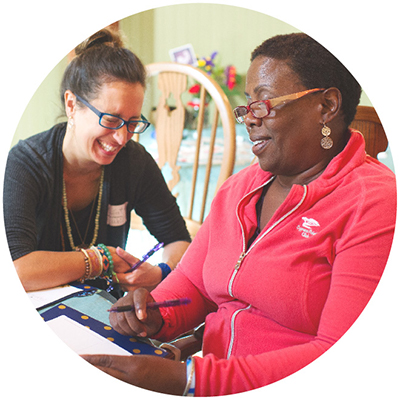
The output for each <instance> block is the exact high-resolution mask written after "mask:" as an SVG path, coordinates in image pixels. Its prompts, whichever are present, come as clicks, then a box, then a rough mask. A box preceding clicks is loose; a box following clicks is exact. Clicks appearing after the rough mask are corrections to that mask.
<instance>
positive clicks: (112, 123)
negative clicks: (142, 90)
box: [75, 94, 150, 133]
mask: <svg viewBox="0 0 400 400" xmlns="http://www.w3.org/2000/svg"><path fill="white" fill-rule="evenodd" d="M75 96H76V98H77V99H78V100H79V101H80V102H81V103H83V104H84V105H85V106H86V107H87V108H89V109H90V110H92V111H93V112H94V113H95V114H96V115H97V116H98V117H99V124H100V126H102V127H103V128H108V129H120V128H122V127H123V126H124V125H126V127H127V129H128V132H129V133H143V132H144V131H145V130H146V129H147V128H148V127H149V126H150V122H149V121H147V119H146V118H145V117H144V116H143V115H140V118H141V119H138V120H133V119H132V120H129V121H125V120H124V119H122V118H121V117H117V116H116V115H112V114H108V113H102V112H100V111H99V110H98V109H97V108H95V107H93V106H92V105H91V104H89V103H88V102H87V101H86V100H84V99H82V97H80V96H78V95H77V94H76V95H75Z"/></svg>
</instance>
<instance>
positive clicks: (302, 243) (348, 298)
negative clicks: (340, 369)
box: [152, 131, 396, 396]
mask: <svg viewBox="0 0 400 400" xmlns="http://www.w3.org/2000/svg"><path fill="white" fill-rule="evenodd" d="M271 179H273V177H272V176H271V174H270V173H268V172H264V171H262V170H261V169H260V167H259V166H258V165H252V166H250V167H248V168H246V169H245V170H243V171H241V172H239V173H237V174H235V175H233V176H232V177H230V178H229V179H228V180H227V181H226V182H225V184H224V185H223V186H222V188H221V189H220V190H219V192H218V194H217V195H216V197H215V199H214V201H213V204H212V209H211V211H210V214H209V215H208V217H207V219H206V220H205V222H204V224H203V226H202V227H201V229H200V231H199V232H198V234H197V235H196V237H195V239H194V241H193V243H192V244H191V246H190V247H189V249H188V250H187V252H186V254H185V255H184V257H183V259H182V260H181V263H180V265H179V266H178V268H177V269H176V270H175V271H174V272H173V273H172V274H170V276H169V277H168V279H166V280H165V281H164V282H163V283H162V284H160V285H159V286H158V287H157V288H156V289H155V290H154V291H153V292H152V295H153V296H154V298H155V299H156V300H157V301H160V300H163V299H171V298H178V297H189V298H191V299H192V302H191V304H190V305H188V306H184V307H174V308H168V309H163V310H162V312H163V318H164V321H165V324H164V326H163V328H162V330H161V331H160V333H159V334H158V335H157V338H158V339H161V340H170V339H172V338H173V337H176V336H177V335H178V334H181V333H183V332H185V331H187V330H189V329H191V328H193V327H195V326H197V325H198V324H200V323H201V322H203V321H204V320H205V321H206V328H205V332H204V340H203V357H202V358H201V357H194V360H195V381H196V387H195V395H196V396H211V395H213V396H214V395H225V394H231V393H238V392H243V391H246V390H250V389H255V388H258V387H261V386H264V385H268V384H270V383H272V382H275V381H277V380H279V379H282V378H284V377H286V376H288V375H290V374H292V373H294V372H295V371H298V370H299V369H301V368H303V367H305V366H306V365H307V364H309V363H310V362H312V361H313V360H315V359H316V358H317V357H319V356H320V355H321V354H322V353H324V352H325V351H326V350H327V349H328V348H329V347H331V346H332V345H333V344H334V343H335V342H336V341H337V340H338V339H339V338H340V337H341V336H342V335H343V334H344V333H345V332H346V331H347V330H348V329H349V328H350V326H351V325H352V324H353V322H354V321H355V320H356V319H357V317H358V316H359V315H360V313H361V312H362V310H363V309H364V307H365V306H366V304H367V303H368V301H369V299H370V298H371V296H372V294H373V292H374V290H375V288H376V286H377V284H378V282H379V279H380V277H381V275H382V273H383V270H384V268H385V265H386V262H387V259H388V256H389V251H390V247H391V244H392V239H393V233H394V225H395V217H396V183H395V176H394V174H393V173H392V172H391V171H390V170H389V169H388V168H387V167H386V166H384V165H383V164H381V163H379V162H378V161H376V160H375V159H373V158H371V157H370V156H367V155H366V154H365V144H364V139H363V137H362V135H361V134H360V133H359V132H357V131H352V135H351V138H350V141H349V143H348V144H347V146H346V148H345V149H344V150H343V151H342V152H341V153H340V154H339V155H338V156H336V157H335V158H334V159H333V160H332V161H331V162H330V164H329V165H328V167H327V168H326V169H325V171H324V172H323V174H322V175H321V176H320V177H319V178H317V179H316V180H314V181H313V182H311V183H310V184H309V185H307V186H300V185H294V186H293V187H292V189H291V191H290V193H289V195H288V196H287V198H286V200H285V201H284V203H283V204H282V205H281V206H280V207H279V209H278V210H277V211H276V213H275V215H274V216H273V218H272V219H271V220H270V222H269V223H268V225H267V226H266V227H265V229H264V230H263V231H262V232H261V234H260V235H259V236H258V237H257V239H256V240H255V241H254V243H253V244H252V245H251V247H250V248H247V245H246V243H247V242H248V240H249V238H250V237H251V236H252V234H253V232H254V230H255V228H256V225H257V216H256V203H257V200H258V199H259V198H260V195H261V191H262V187H263V186H264V185H265V184H267V183H268V182H269V181H270V180H271Z"/></svg>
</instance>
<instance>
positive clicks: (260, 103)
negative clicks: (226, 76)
mask: <svg viewBox="0 0 400 400" xmlns="http://www.w3.org/2000/svg"><path fill="white" fill-rule="evenodd" d="M321 90H325V89H310V90H304V91H303V92H298V93H292V94H288V95H287V96H280V97H275V98H274V99H270V100H257V101H253V102H252V103H250V104H249V105H248V106H238V107H236V108H235V109H234V110H233V112H234V114H235V118H236V121H237V122H239V123H240V124H243V123H244V121H245V117H246V115H247V114H248V113H249V112H250V113H251V115H252V116H253V117H255V118H264V117H266V116H268V115H269V113H270V112H271V109H272V108H274V107H276V106H278V105H280V104H285V103H288V102H289V101H293V100H297V99H300V98H301V97H303V96H305V95H307V94H309V93H314V92H319V91H321Z"/></svg>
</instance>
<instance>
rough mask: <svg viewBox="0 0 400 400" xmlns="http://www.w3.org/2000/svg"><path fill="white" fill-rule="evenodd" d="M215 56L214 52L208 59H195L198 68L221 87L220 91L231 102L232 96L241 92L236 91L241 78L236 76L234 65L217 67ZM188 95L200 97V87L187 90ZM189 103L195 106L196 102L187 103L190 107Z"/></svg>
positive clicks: (193, 86)
mask: <svg viewBox="0 0 400 400" xmlns="http://www.w3.org/2000/svg"><path fill="white" fill-rule="evenodd" d="M217 55H218V52H217V51H214V52H213V53H211V55H210V56H208V57H202V58H197V64H198V68H200V69H202V70H203V71H204V72H206V73H207V74H208V75H210V76H211V77H212V78H213V79H214V80H215V81H216V82H217V83H218V84H219V85H220V86H221V89H222V90H223V91H224V93H225V94H226V95H227V96H228V99H229V100H230V101H231V99H232V98H233V97H234V96H240V95H241V92H240V91H239V90H238V89H237V86H238V84H240V83H241V76H240V75H238V74H237V72H236V68H235V66H234V65H228V66H227V67H223V66H221V65H219V63H218V61H217ZM189 93H190V94H192V96H193V97H194V98H198V97H199V96H200V85H199V84H195V85H192V86H191V87H190V89H189ZM190 103H193V105H195V104H196V103H197V101H196V100H195V101H194V102H189V103H188V105H192V104H190ZM231 103H232V101H231Z"/></svg>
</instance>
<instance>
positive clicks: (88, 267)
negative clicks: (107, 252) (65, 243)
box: [77, 249, 92, 283]
mask: <svg viewBox="0 0 400 400" xmlns="http://www.w3.org/2000/svg"><path fill="white" fill-rule="evenodd" d="M79 250H80V251H81V252H82V253H83V255H84V256H85V273H84V275H83V276H82V278H81V279H79V282H80V283H84V282H85V280H86V279H87V278H89V276H90V275H91V273H92V263H91V262H90V258H89V255H88V253H87V252H86V250H85V249H77V251H79Z"/></svg>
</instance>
